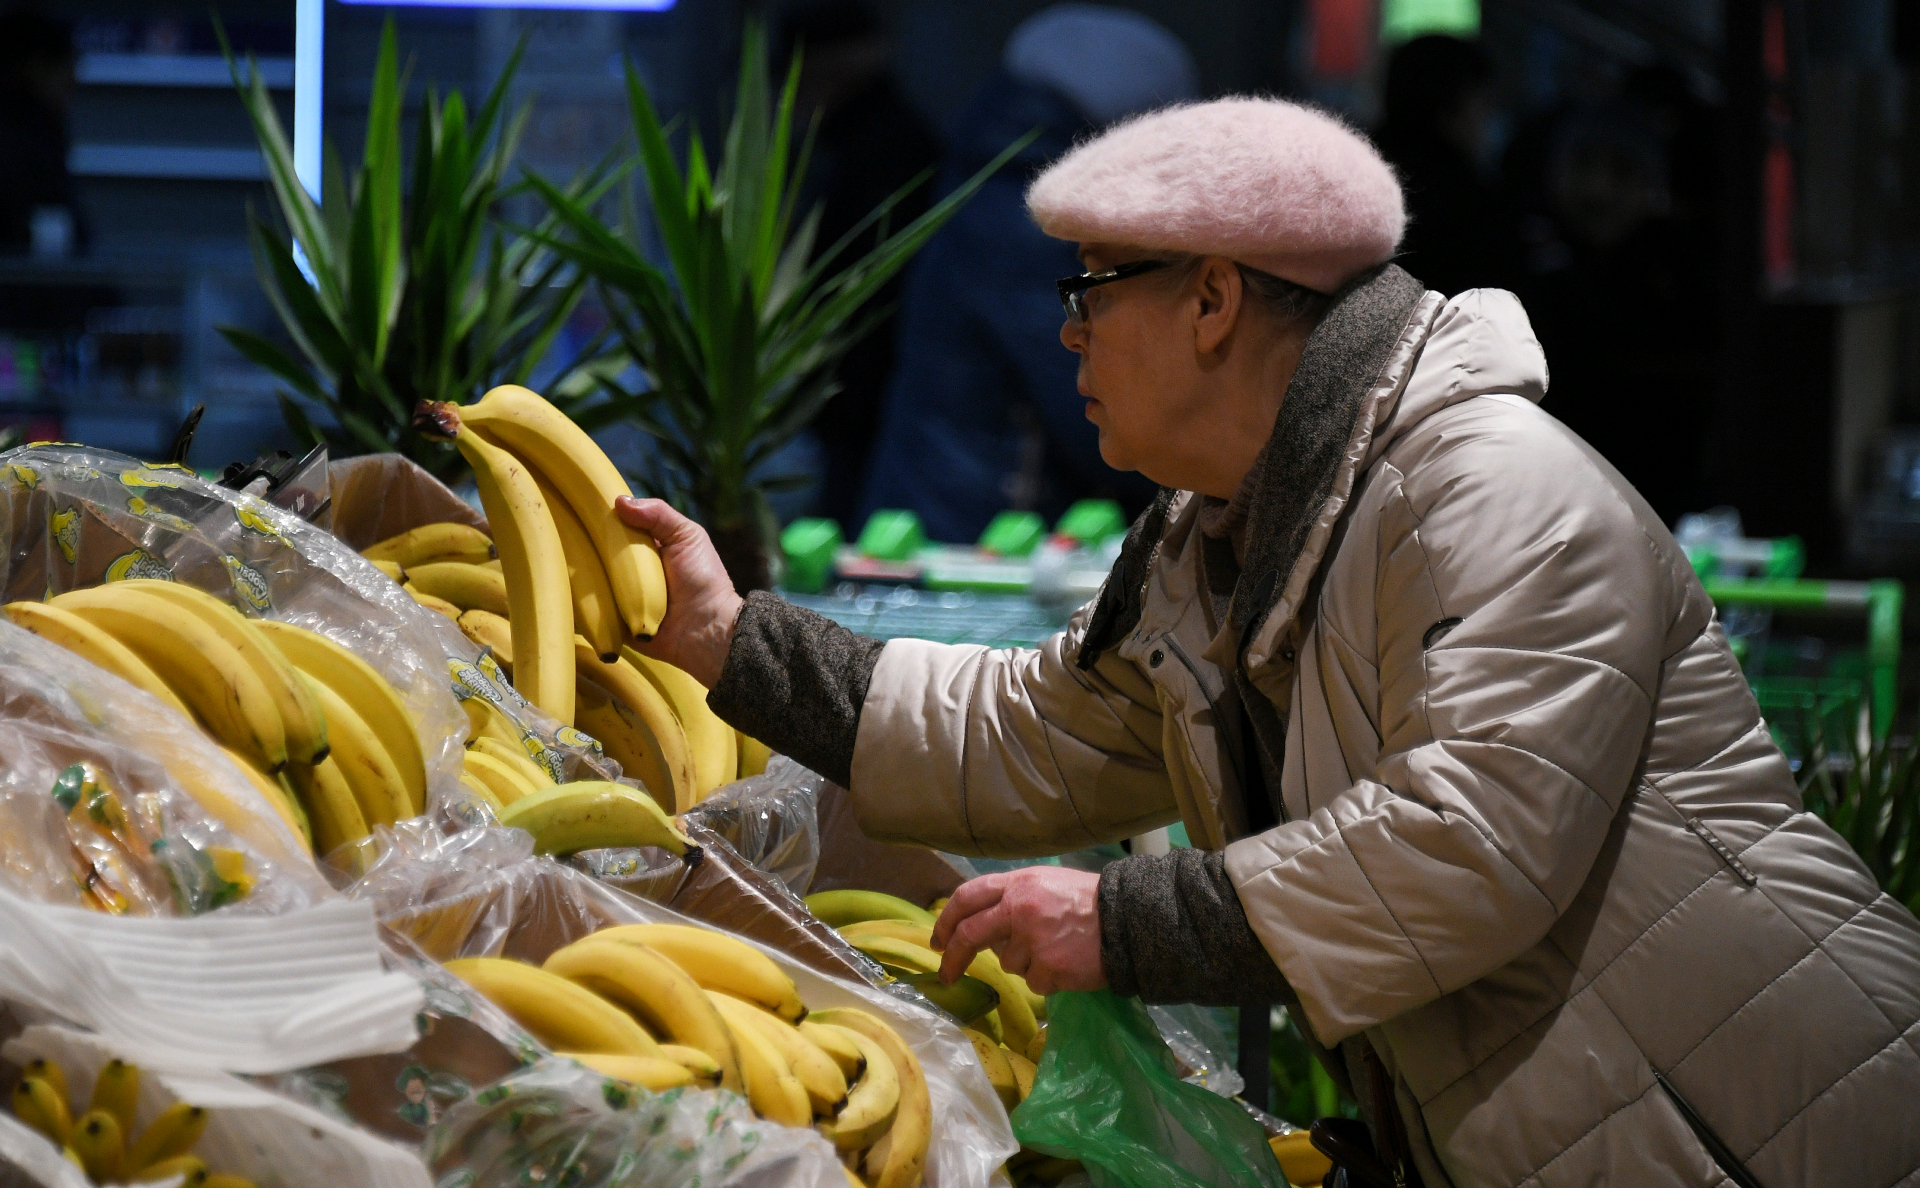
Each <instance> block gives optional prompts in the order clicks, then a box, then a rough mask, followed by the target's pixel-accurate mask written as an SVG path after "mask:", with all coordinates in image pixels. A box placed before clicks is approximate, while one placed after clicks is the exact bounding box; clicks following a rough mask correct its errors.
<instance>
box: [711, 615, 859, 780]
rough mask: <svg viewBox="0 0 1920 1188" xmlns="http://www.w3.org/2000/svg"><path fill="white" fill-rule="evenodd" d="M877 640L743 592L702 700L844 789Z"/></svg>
mask: <svg viewBox="0 0 1920 1188" xmlns="http://www.w3.org/2000/svg"><path fill="white" fill-rule="evenodd" d="M883 646H884V645H883V644H882V642H881V641H880V640H877V639H869V638H868V637H866V636H864V635H855V634H854V633H853V632H851V631H848V630H847V629H846V628H845V627H842V626H840V625H839V624H838V623H835V622H834V621H833V620H832V619H829V618H827V617H825V616H824V615H817V614H815V613H813V612H812V611H810V610H804V609H802V608H800V607H797V606H795V605H793V604H792V603H790V602H788V601H786V600H785V599H783V598H781V597H779V596H778V595H776V594H769V593H767V592H766V591H764V590H756V591H754V592H753V593H751V594H749V595H747V599H746V602H744V603H743V604H742V605H741V607H740V617H739V618H737V619H735V620H734V623H733V644H732V646H731V648H730V649H729V650H728V652H727V662H726V664H725V666H724V667H722V668H721V670H720V680H719V682H718V683H716V684H715V685H714V686H713V690H712V692H710V693H708V694H707V705H708V707H709V708H711V709H712V710H713V712H714V713H716V714H719V715H720V717H721V719H722V720H723V721H725V722H726V723H727V724H728V725H730V726H732V727H734V728H735V729H737V730H740V731H742V732H744V733H746V734H748V735H751V736H752V737H754V738H757V739H759V740H760V741H761V742H763V743H765V744H767V745H768V746H769V747H772V748H773V749H774V750H776V751H778V752H780V753H781V754H782V755H786V756H788V757H789V758H792V759H795V760H798V761H799V762H800V763H801V764H803V765H804V766H806V767H809V768H811V769H813V770H814V771H817V772H819V773H820V774H821V775H823V776H826V777H827V778H828V779H830V780H832V781H833V782H834V783H836V784H839V785H841V786H842V787H844V786H846V784H847V783H848V782H849V781H850V780H851V779H852V778H853V743H854V739H855V738H856V737H857V736H858V735H859V732H860V703H861V702H863V701H865V700H866V699H867V684H868V682H869V681H871V680H872V679H873V666H874V665H876V664H878V663H879V662H880V649H881V648H882V647H883Z"/></svg>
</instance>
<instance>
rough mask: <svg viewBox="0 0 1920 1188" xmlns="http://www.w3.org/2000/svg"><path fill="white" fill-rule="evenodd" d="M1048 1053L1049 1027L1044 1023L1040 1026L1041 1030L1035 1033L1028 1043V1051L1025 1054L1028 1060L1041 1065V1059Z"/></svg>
mask: <svg viewBox="0 0 1920 1188" xmlns="http://www.w3.org/2000/svg"><path fill="white" fill-rule="evenodd" d="M1046 1051H1047V1025H1046V1024H1045V1023H1042V1024H1041V1025H1040V1030H1038V1031H1036V1032H1034V1033H1033V1038H1032V1039H1030V1040H1028V1041H1027V1050H1026V1052H1025V1053H1023V1054H1024V1055H1025V1056H1026V1058H1027V1059H1028V1060H1031V1061H1033V1062H1034V1063H1035V1064H1039V1063H1040V1057H1041V1056H1043V1055H1045V1054H1046Z"/></svg>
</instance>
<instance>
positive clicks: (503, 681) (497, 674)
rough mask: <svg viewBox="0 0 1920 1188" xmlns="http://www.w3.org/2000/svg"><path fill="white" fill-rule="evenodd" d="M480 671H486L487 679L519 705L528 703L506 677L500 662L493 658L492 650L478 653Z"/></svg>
mask: <svg viewBox="0 0 1920 1188" xmlns="http://www.w3.org/2000/svg"><path fill="white" fill-rule="evenodd" d="M480 671H481V672H484V673H486V674H487V679H488V680H490V681H492V682H493V683H494V686H495V687H496V688H498V689H499V690H500V692H501V693H503V694H505V695H506V696H507V697H510V698H512V699H513V700H514V701H515V702H517V703H518V704H520V705H527V704H530V703H529V702H528V701H527V699H526V698H524V697H522V696H520V690H518V689H516V688H514V687H513V682H512V681H511V680H509V679H507V674H506V671H505V670H504V669H502V668H501V667H500V662H499V661H498V660H496V659H494V657H493V653H492V652H482V653H480Z"/></svg>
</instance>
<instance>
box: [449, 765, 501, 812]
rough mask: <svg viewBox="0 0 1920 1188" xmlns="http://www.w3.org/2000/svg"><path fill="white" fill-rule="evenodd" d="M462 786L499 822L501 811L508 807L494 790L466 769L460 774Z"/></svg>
mask: <svg viewBox="0 0 1920 1188" xmlns="http://www.w3.org/2000/svg"><path fill="white" fill-rule="evenodd" d="M460 786H461V787H462V788H465V789H466V790H467V791H469V792H471V793H473V795H474V797H475V798H477V799H478V800H479V801H480V803H481V804H484V805H486V806H487V809H488V811H490V812H491V813H493V819H494V820H496V821H498V820H499V819H500V810H501V809H503V808H505V807H506V805H504V804H502V803H501V801H500V797H499V796H498V795H496V794H495V793H494V790H493V789H492V788H489V787H487V786H486V784H484V783H482V782H481V781H480V780H479V779H478V778H476V777H475V776H473V775H472V774H470V773H468V772H467V771H465V770H464V769H463V770H462V771H461V772H460Z"/></svg>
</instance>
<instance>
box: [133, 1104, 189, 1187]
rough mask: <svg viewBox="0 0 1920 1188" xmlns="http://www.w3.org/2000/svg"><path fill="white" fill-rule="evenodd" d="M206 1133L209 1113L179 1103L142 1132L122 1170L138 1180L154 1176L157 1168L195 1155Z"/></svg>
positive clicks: (161, 1114)
mask: <svg viewBox="0 0 1920 1188" xmlns="http://www.w3.org/2000/svg"><path fill="white" fill-rule="evenodd" d="M206 1132H207V1111H205V1110H203V1109H201V1108H200V1107H199V1106H197V1105H188V1104H187V1103H186V1102H184V1101H176V1102H174V1103H173V1104H172V1105H170V1106H168V1107H167V1108H166V1109H164V1110H161V1111H160V1116H159V1117H157V1118H155V1119H154V1120H153V1121H152V1122H149V1123H148V1124H147V1128H146V1129H145V1130H143V1131H141V1132H140V1137H138V1138H136V1139H134V1140H133V1141H132V1142H129V1143H128V1144H127V1155H126V1160H125V1162H124V1163H122V1164H121V1168H122V1170H123V1171H125V1172H128V1173H131V1174H132V1175H135V1176H142V1175H143V1174H146V1173H151V1172H152V1171H153V1165H154V1164H156V1163H159V1162H161V1161H162V1160H167V1159H173V1158H176V1157H178V1156H181V1155H185V1154H187V1153H188V1152H189V1151H192V1150H193V1145H194V1144H195V1143H197V1142H199V1141H200V1136H201V1135H203V1134H205V1133H206Z"/></svg>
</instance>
